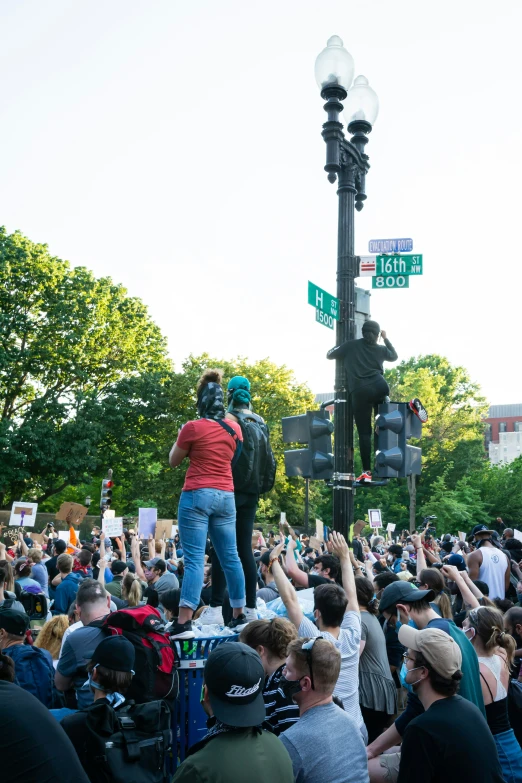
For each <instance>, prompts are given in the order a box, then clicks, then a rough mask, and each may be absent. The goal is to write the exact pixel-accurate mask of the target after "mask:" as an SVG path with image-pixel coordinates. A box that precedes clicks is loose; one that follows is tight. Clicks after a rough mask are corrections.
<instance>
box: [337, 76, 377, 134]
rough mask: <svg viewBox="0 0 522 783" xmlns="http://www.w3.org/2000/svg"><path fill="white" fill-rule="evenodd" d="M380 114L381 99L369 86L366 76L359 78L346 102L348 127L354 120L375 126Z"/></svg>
mask: <svg viewBox="0 0 522 783" xmlns="http://www.w3.org/2000/svg"><path fill="white" fill-rule="evenodd" d="M378 114H379V99H378V97H377V93H376V92H375V90H372V88H371V87H370V85H369V84H368V79H367V78H366V76H358V77H357V78H356V79H355V81H354V83H353V86H352V87H351V89H350V90H349V92H348V97H347V98H346V100H345V102H344V119H345V122H346V124H347V125H349V124H350V123H351V122H353V121H354V120H366V122H369V123H370V125H374V124H375V120H376V119H377V115H378Z"/></svg>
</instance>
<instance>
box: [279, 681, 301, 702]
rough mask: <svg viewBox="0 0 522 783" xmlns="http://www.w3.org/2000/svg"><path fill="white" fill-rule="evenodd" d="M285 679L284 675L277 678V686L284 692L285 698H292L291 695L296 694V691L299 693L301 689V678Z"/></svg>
mask: <svg viewBox="0 0 522 783" xmlns="http://www.w3.org/2000/svg"><path fill="white" fill-rule="evenodd" d="M302 679H303V678H302V677H301V679H299V680H287V679H286V677H281V679H280V680H279V687H280V688H281V690H282V691H283V693H284V694H285V696H286V698H287V699H293V697H294V696H295V695H296V693H299V691H300V690H301V680H302Z"/></svg>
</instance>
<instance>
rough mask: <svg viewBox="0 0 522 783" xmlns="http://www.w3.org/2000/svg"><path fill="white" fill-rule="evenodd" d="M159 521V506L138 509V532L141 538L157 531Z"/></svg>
mask: <svg viewBox="0 0 522 783" xmlns="http://www.w3.org/2000/svg"><path fill="white" fill-rule="evenodd" d="M157 521H158V509H157V508H140V509H139V510H138V533H139V537H140V538H148V537H149V536H153V535H154V533H155V532H156V522H157Z"/></svg>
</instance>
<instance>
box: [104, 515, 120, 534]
mask: <svg viewBox="0 0 522 783" xmlns="http://www.w3.org/2000/svg"><path fill="white" fill-rule="evenodd" d="M102 530H103V532H104V533H105V535H106V536H108V537H109V538H117V537H118V536H121V535H123V517H114V519H104V520H103V522H102Z"/></svg>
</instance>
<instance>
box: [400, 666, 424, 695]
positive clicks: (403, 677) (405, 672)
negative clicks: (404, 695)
mask: <svg viewBox="0 0 522 783" xmlns="http://www.w3.org/2000/svg"><path fill="white" fill-rule="evenodd" d="M422 668H423V667H422V666H414V667H413V669H408V668H407V666H406V661H403V662H402V666H401V671H400V673H399V679H400V681H401V685H402V686H403V687H404V688H406V690H407V691H409V693H415V691H414V690H413V686H414V685H417V683H418V682H420V681H421V680H422V677H421V678H420V679H419V680H415V682H406V677H407V676H408V674H409V673H410V672H414V671H415V669H422Z"/></svg>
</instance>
